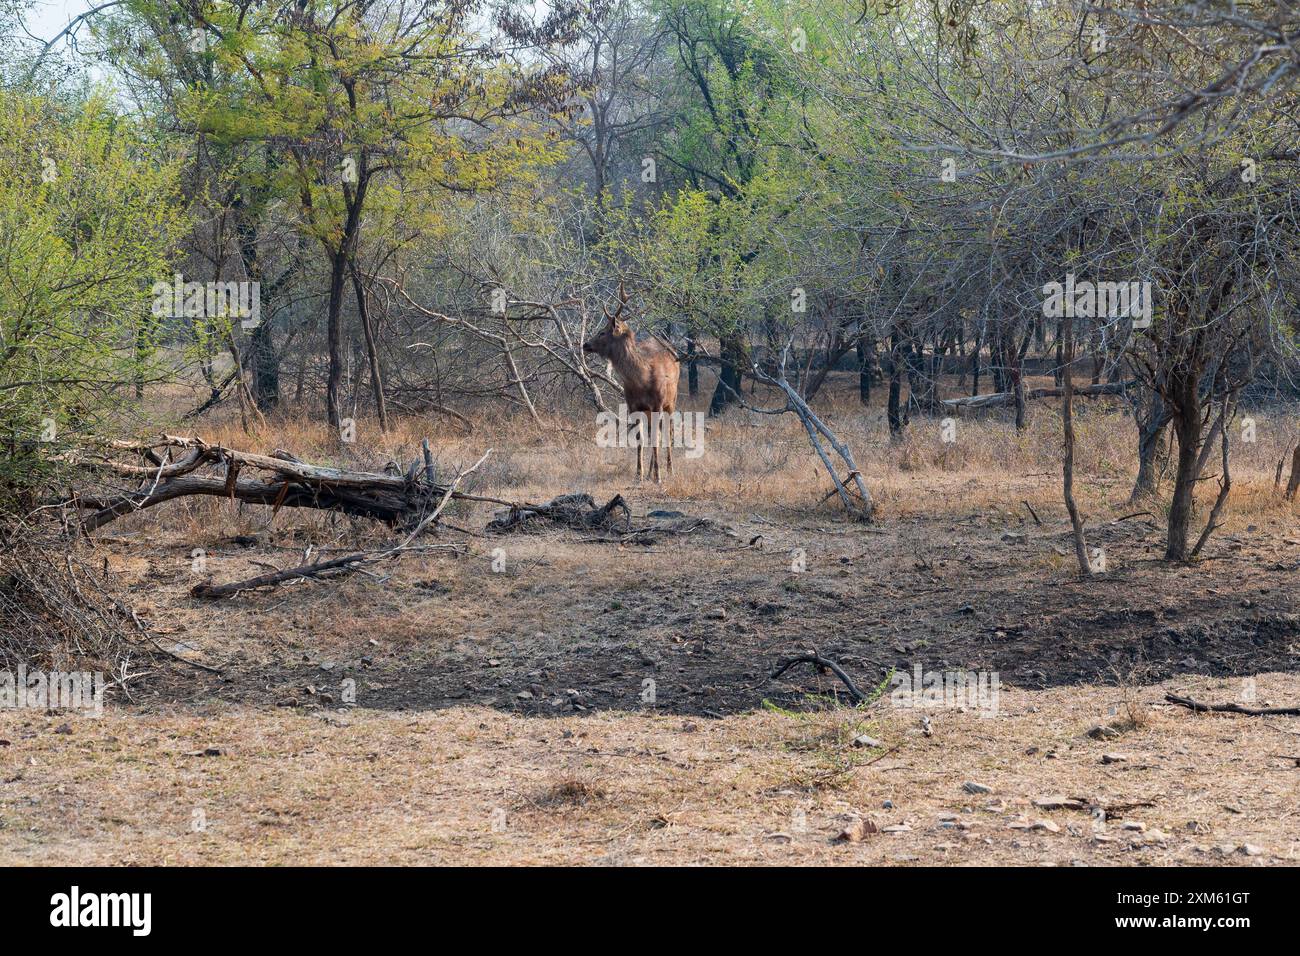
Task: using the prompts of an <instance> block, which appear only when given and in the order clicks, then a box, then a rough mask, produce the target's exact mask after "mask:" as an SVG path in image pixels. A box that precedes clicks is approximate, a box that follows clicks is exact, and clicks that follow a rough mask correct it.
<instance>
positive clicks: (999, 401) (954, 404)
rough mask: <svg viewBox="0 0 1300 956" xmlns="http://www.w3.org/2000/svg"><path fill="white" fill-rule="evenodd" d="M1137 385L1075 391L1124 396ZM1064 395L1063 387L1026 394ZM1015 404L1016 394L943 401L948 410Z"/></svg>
mask: <svg viewBox="0 0 1300 956" xmlns="http://www.w3.org/2000/svg"><path fill="white" fill-rule="evenodd" d="M1135 384H1136V382H1107V383H1105V384H1101V385H1085V386H1084V387H1083V388H1076V389H1074V394H1075V395H1076V396H1079V395H1084V396H1096V395H1123V394H1124V393H1125V392H1127V391H1128V390H1129V389H1130V388H1132V387H1133V386H1134V385H1135ZM1064 394H1065V389H1064V388H1063V387H1061V388H1031V389H1028V390H1027V391H1026V392H1025V400H1026V401H1028V400H1030V399H1034V398H1060V397H1062V396H1063V395H1064ZM1015 403H1016V393H1015V392H991V393H990V394H988V395H970V396H967V397H966V398H945V399H944V400H943V404H944V406H945V407H947V408H1002V407H1003V406H1007V405H1014V404H1015Z"/></svg>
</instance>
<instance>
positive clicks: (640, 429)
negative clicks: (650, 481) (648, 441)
mask: <svg viewBox="0 0 1300 956" xmlns="http://www.w3.org/2000/svg"><path fill="white" fill-rule="evenodd" d="M644 444H645V426H644V425H642V424H641V423H640V422H638V423H637V427H636V480H637V481H640V480H641V446H642V445H644Z"/></svg>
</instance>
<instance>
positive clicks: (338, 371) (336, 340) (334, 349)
mask: <svg viewBox="0 0 1300 956" xmlns="http://www.w3.org/2000/svg"><path fill="white" fill-rule="evenodd" d="M346 271H347V254H346V253H345V252H342V251H339V252H336V253H335V254H334V256H333V261H332V262H331V263H330V298H329V311H328V314H327V319H326V322H325V328H326V333H327V335H328V339H329V360H330V367H329V375H328V377H327V378H326V383H325V418H326V420H327V421H328V422H329V423H330V425H332V426H333V427H335V428H338V427H339V423H340V422H342V421H343V406H342V404H341V399H340V389H341V386H342V384H343V280H344V277H345V274H346Z"/></svg>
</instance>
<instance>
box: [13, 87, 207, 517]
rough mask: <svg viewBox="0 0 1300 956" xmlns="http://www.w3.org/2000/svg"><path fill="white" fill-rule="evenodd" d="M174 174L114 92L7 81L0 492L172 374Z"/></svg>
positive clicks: (34, 475) (19, 485)
mask: <svg viewBox="0 0 1300 956" xmlns="http://www.w3.org/2000/svg"><path fill="white" fill-rule="evenodd" d="M176 173H177V170H176V167H175V165H174V164H173V163H170V162H168V161H166V160H165V159H164V158H162V157H161V156H159V155H158V154H157V152H156V150H155V149H154V148H153V147H152V146H151V145H150V144H149V143H147V142H146V141H145V140H144V139H143V138H142V137H141V136H140V134H139V132H138V131H137V130H135V129H133V128H132V126H131V125H130V124H129V123H127V122H126V121H124V120H123V119H122V118H121V117H120V116H117V115H115V114H114V112H113V110H112V108H111V106H110V104H109V103H108V101H106V100H103V99H92V100H90V101H89V102H86V103H84V104H80V105H75V106H65V105H62V104H58V103H54V102H51V101H50V100H48V99H43V98H39V97H34V96H29V95H23V94H19V93H11V92H0V236H3V242H0V275H2V276H3V281H0V422H2V423H3V425H2V426H0V427H2V429H3V431H2V433H0V443H2V445H3V450H2V452H0V498H13V497H14V496H16V495H19V494H20V493H21V492H23V491H25V490H29V489H30V488H31V487H32V486H33V484H34V483H36V482H38V481H39V480H40V479H41V478H42V477H43V476H44V475H46V474H48V471H49V466H50V462H51V461H52V460H53V458H54V457H55V455H56V454H57V452H58V451H59V450H60V449H61V448H63V447H64V446H65V445H66V444H67V443H68V442H69V441H70V440H72V439H75V438H77V437H84V436H85V435H86V434H88V433H93V432H94V431H95V430H96V429H97V428H98V427H100V426H101V425H102V424H103V423H105V422H106V421H108V420H110V419H111V418H112V416H113V415H114V413H115V412H116V411H117V410H119V409H121V408H122V407H123V405H125V404H126V403H128V402H130V401H132V400H133V398H134V395H135V389H136V388H137V387H138V386H141V385H143V384H144V383H146V382H150V381H156V380H159V379H160V378H163V377H164V376H165V374H166V373H165V370H164V369H163V368H161V367H160V366H159V364H158V361H157V354H156V349H155V346H156V344H157V340H158V338H159V335H160V334H161V332H162V331H163V330H162V329H160V328H159V327H158V326H157V324H156V320H155V319H154V318H153V316H152V315H151V311H150V305H151V294H150V287H151V286H152V284H153V282H154V281H156V280H158V279H160V278H163V277H165V276H167V275H168V272H169V265H168V255H169V251H170V249H171V248H172V247H173V245H174V243H175V241H176V240H177V238H178V237H179V235H180V233H181V232H182V230H183V229H184V228H185V226H186V223H185V220H184V217H183V216H182V215H181V212H180V209H179V207H178V205H177V196H176Z"/></svg>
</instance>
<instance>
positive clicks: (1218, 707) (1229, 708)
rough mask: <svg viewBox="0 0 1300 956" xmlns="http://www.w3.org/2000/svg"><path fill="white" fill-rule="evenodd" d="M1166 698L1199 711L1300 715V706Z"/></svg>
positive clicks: (1251, 715) (1252, 715)
mask: <svg viewBox="0 0 1300 956" xmlns="http://www.w3.org/2000/svg"><path fill="white" fill-rule="evenodd" d="M1165 700H1167V701H1169V703H1171V704H1177V705H1178V706H1179V707H1186V708H1187V709H1188V710H1194V711H1196V712H1197V713H1201V714H1206V713H1216V714H1245V715H1246V716H1247V717H1300V707H1242V706H1241V705H1240V704H1202V703H1201V702H1200V701H1198V700H1192V699H1191V698H1190V697H1179V696H1178V695H1177V694H1165Z"/></svg>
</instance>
